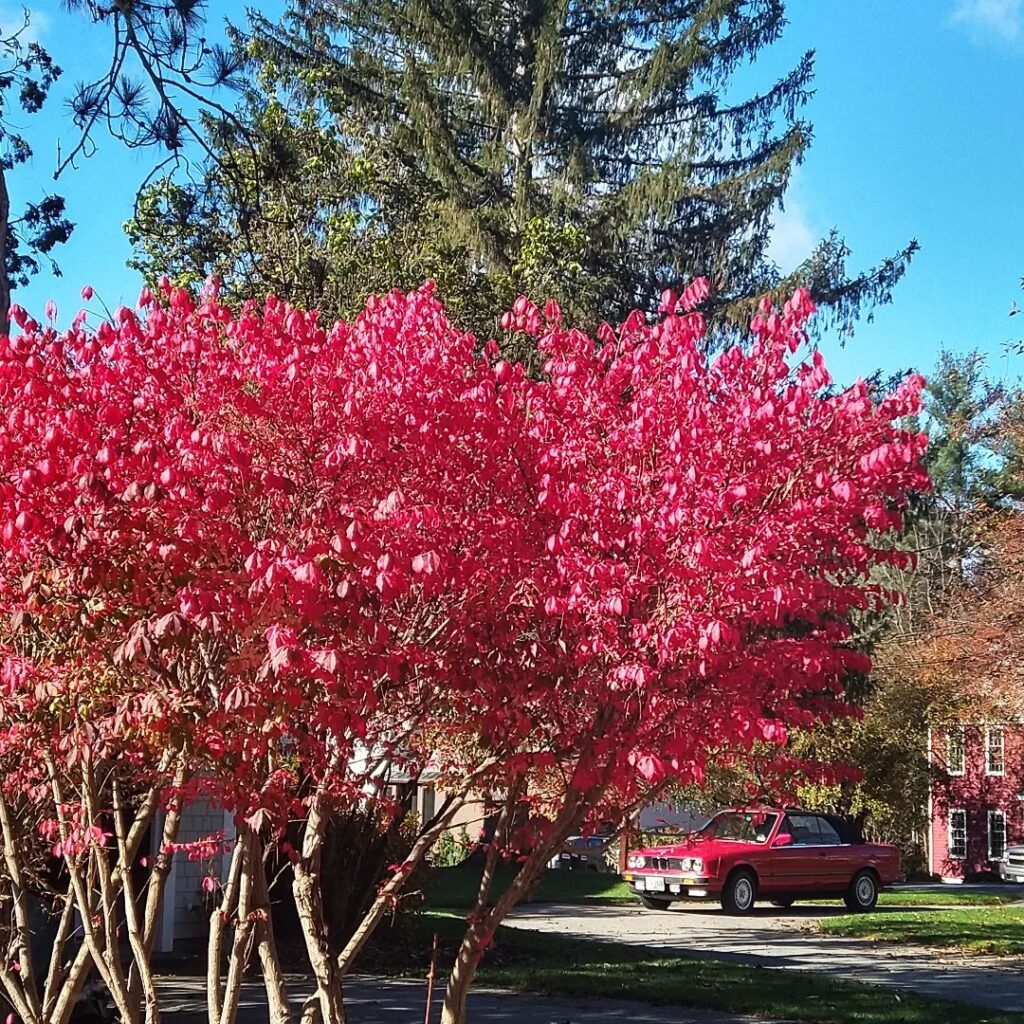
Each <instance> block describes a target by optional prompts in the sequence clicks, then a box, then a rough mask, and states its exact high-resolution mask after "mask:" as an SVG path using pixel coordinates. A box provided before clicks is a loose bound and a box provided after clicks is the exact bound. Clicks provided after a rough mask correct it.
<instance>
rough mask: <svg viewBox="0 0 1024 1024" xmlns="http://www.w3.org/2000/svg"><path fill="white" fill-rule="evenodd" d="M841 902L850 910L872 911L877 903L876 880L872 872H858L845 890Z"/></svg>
mask: <svg viewBox="0 0 1024 1024" xmlns="http://www.w3.org/2000/svg"><path fill="white" fill-rule="evenodd" d="M843 902H844V903H845V904H846V905H847V906H848V907H849V908H850V910H859V911H861V912H866V911H868V910H874V909H875V904H876V903H877V902H878V879H877V878H876V877H875V873H874V872H873V871H866V870H865V871H858V872H857V874H855V875H854V876H853V880H852V881H851V882H850V887H849V888H848V889H847V890H846V896H845V897H843Z"/></svg>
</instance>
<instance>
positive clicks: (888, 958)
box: [506, 904, 1024, 1011]
mask: <svg viewBox="0 0 1024 1024" xmlns="http://www.w3.org/2000/svg"><path fill="white" fill-rule="evenodd" d="M897 909H902V908H892V910H890V911H889V912H892V911H893V910H897ZM915 909H923V908H915ZM886 912H887V911H886V910H885V909H879V910H878V911H876V913H880V914H884V913H886ZM932 912H933V913H936V914H941V913H943V911H942V910H941V909H938V908H936V909H935V910H934V911H932ZM839 913H848V911H846V910H845V908H842V909H834V908H832V907H825V906H818V907H816V906H813V905H809V906H800V907H793V908H791V909H789V910H778V909H776V908H769V907H765V908H761V907H760V906H759V907H758V908H757V909H756V911H755V912H754V914H752V915H750V916H749V917H730V916H728V915H726V914H724V913H722V912H721V910H719V909H718V908H717V906H716V907H712V906H711V905H705V904H695V905H686V904H676V905H675V906H674V907H672V908H671V909H670V910H665V911H656V910H655V911H652V910H644V909H642V908H640V907H635V908H634V907H593V906H556V905H545V906H540V905H533V906H524V907H520V908H519V909H517V910H515V911H514V912H513V914H512V916H511V917H510V918H509V919H508V920H507V921H506V924H507V925H509V926H511V927H517V928H530V929H534V930H536V931H544V932H554V933H564V934H567V935H572V936H573V937H575V938H580V939H594V940H597V941H604V942H620V943H625V944H627V945H632V946H648V947H650V948H651V949H652V950H654V951H656V952H657V953H659V954H660V955H664V954H665V953H678V955H680V956H687V957H707V958H710V959H716V960H730V961H733V962H734V963H743V964H749V965H753V966H759V967H778V968H786V969H792V970H801V971H813V972H816V973H819V974H826V975H833V976H835V977H841V978H851V979H853V980H855V981H865V982H871V983H873V984H881V985H890V986H893V987H895V988H901V989H907V990H910V991H914V992H919V993H921V994H922V995H926V996H932V997H933V998H936V999H938V998H942V999H958V1000H960V1001H961V1002H968V1003H973V1004H974V1005H977V1006H986V1007H990V1008H993V1009H1000V1010H1016V1011H1020V1010H1022V1009H1024V958H1021V959H1018V958H1011V959H1008V958H1005V957H1004V958H995V957H976V956H970V957H968V956H964V955H959V954H956V953H952V952H950V951H949V950H931V949H922V948H921V947H911V946H897V945H892V944H885V943H875V942H869V941H866V940H862V939H846V938H838V937H831V936H824V935H819V934H817V933H816V932H814V931H812V930H811V929H812V927H813V924H814V922H815V921H816V920H818V919H820V918H822V917H825V916H828V915H836V914H839Z"/></svg>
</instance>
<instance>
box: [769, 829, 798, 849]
mask: <svg viewBox="0 0 1024 1024" xmlns="http://www.w3.org/2000/svg"><path fill="white" fill-rule="evenodd" d="M792 845H793V837H792V836H791V835H790V834H789V833H788V832H782V833H781V834H780V835H777V836H776V837H775V838H774V839H773V840H772V846H792Z"/></svg>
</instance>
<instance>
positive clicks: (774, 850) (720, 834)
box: [623, 807, 903, 914]
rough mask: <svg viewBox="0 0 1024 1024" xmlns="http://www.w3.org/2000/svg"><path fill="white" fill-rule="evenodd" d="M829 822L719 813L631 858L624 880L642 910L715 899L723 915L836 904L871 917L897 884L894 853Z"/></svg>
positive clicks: (791, 815)
mask: <svg viewBox="0 0 1024 1024" xmlns="http://www.w3.org/2000/svg"><path fill="white" fill-rule="evenodd" d="M858 840H859V836H857V835H856V834H852V833H851V832H849V831H847V829H846V828H844V827H843V824H842V823H841V822H839V821H837V820H836V819H835V818H832V817H831V816H828V815H823V814H817V813H814V812H811V811H801V810H793V809H785V810H783V809H780V808H771V807H763V808H762V807H759V808H753V809H751V808H737V809H732V810H727V811H721V812H720V813H718V814H716V815H715V816H714V817H713V818H712V819H711V820H710V821H709V822H708V823H707V824H706V825H705V826H704V827H703V828H701V829H699V830H698V831H697V832H693V833H691V834H690V835H688V836H686V837H685V838H684V839H683V840H681V841H680V842H678V843H674V844H672V845H669V846H654V847H649V848H647V849H643V850H636V851H633V852H632V853H630V855H629V857H628V858H627V861H626V864H627V871H626V872H625V874H624V876H623V877H624V878H625V879H626V881H627V882H629V884H630V887H631V889H632V891H633V892H634V893H635V894H636V895H637V896H638V897H639V898H640V902H641V903H642V904H643V905H644V906H645V907H647V908H649V909H651V910H664V909H665V908H667V907H668V906H669V905H670V904H671V903H674V902H675V901H677V900H685V899H707V900H711V899H717V900H720V901H721V904H722V907H723V909H724V910H725V911H726V913H729V914H748V913H750V911H751V910H753V908H754V903H755V901H757V900H759V899H766V900H769V901H770V902H771V903H772V904H773V905H774V906H777V907H788V906H791V905H792V904H793V903H794V902H795V901H796V900H798V899H808V898H811V897H841V898H842V899H843V900H845V902H846V905H847V906H848V907H849V908H850V909H851V910H871V909H872V908H873V907H874V906H875V903H876V902H877V900H878V893H879V891H880V890H881V889H882V888H884V887H885V886H887V885H891V884H892V883H894V882H899V881H902V880H903V875H902V874H901V872H900V854H899V851H898V850H897V849H896V847H894V846H884V845H881V844H877V843H865V842H863V840H859V841H858Z"/></svg>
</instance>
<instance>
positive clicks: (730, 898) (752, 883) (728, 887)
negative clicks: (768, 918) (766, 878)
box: [722, 870, 757, 915]
mask: <svg viewBox="0 0 1024 1024" xmlns="http://www.w3.org/2000/svg"><path fill="white" fill-rule="evenodd" d="M756 899H757V878H756V877H755V876H754V872H753V871H746V870H741V871H736V872H734V873H733V874H731V875H730V876H729V877H728V878H727V879H726V880H725V888H724V889H722V909H723V910H724V911H725V912H726V913H727V914H737V915H740V914H749V913H750V912H751V911H752V910H753V909H754V901H755V900H756Z"/></svg>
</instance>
